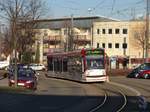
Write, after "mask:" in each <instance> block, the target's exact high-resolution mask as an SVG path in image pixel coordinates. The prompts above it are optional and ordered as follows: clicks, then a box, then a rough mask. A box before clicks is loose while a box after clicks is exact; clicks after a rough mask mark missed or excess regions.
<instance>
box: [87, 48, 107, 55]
mask: <svg viewBox="0 0 150 112" xmlns="http://www.w3.org/2000/svg"><path fill="white" fill-rule="evenodd" d="M86 55H104V51H103V50H100V49H95V50H87V51H86Z"/></svg>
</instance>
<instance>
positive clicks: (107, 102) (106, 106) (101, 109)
mask: <svg viewBox="0 0 150 112" xmlns="http://www.w3.org/2000/svg"><path fill="white" fill-rule="evenodd" d="M93 86H95V87H97V88H101V89H103V91H104V92H105V99H104V101H103V102H102V103H100V104H99V105H97V106H96V107H95V108H93V109H92V110H90V111H89V112H106V111H108V112H121V111H122V110H123V109H124V108H125V106H126V104H127V97H126V95H125V94H124V93H123V92H122V91H121V90H120V89H118V88H116V87H114V86H113V87H112V85H107V86H106V85H105V84H101V87H100V86H99V85H98V84H94V85H93ZM110 86H111V87H110ZM106 88H108V89H106ZM110 88H111V90H110ZM112 95H114V96H116V97H113V96H112ZM114 100H115V105H114ZM118 102H119V103H118ZM112 103H113V105H112ZM118 104H119V105H118Z"/></svg>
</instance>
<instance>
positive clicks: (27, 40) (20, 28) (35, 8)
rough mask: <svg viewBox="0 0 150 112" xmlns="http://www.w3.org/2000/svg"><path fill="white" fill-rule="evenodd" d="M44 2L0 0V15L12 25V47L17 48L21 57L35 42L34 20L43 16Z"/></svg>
mask: <svg viewBox="0 0 150 112" xmlns="http://www.w3.org/2000/svg"><path fill="white" fill-rule="evenodd" d="M43 4H44V3H43V1H41V0H0V9H1V13H0V16H1V17H3V18H5V19H7V20H8V22H9V25H10V36H11V41H12V42H13V43H12V45H11V48H13V49H14V48H16V49H17V51H18V52H19V54H20V57H21V55H22V53H23V52H25V51H26V50H29V49H28V48H30V47H31V46H32V45H33V43H34V38H33V37H34V35H35V32H34V29H35V28H36V26H37V25H36V23H35V22H34V20H36V19H39V18H40V17H41V16H42V14H43V12H44V6H43ZM29 46H30V47H29Z"/></svg>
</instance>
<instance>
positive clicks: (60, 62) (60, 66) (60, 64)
mask: <svg viewBox="0 0 150 112" xmlns="http://www.w3.org/2000/svg"><path fill="white" fill-rule="evenodd" d="M57 65H58V71H59V72H62V60H61V59H58V61H57Z"/></svg>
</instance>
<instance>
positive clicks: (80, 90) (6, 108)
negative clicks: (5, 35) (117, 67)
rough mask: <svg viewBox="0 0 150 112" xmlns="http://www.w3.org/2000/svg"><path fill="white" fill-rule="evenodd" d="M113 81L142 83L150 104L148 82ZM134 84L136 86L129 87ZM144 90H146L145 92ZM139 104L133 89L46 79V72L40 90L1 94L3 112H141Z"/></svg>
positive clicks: (116, 78) (2, 82)
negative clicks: (28, 92) (30, 92)
mask: <svg viewBox="0 0 150 112" xmlns="http://www.w3.org/2000/svg"><path fill="white" fill-rule="evenodd" d="M111 81H113V82H118V83H121V84H125V85H127V84H128V85H129V86H131V87H133V88H135V89H138V87H137V86H138V84H139V83H141V85H140V89H138V90H139V91H141V92H142V94H143V95H144V96H145V97H146V99H147V101H148V103H149V94H148V92H149V88H147V87H148V86H149V80H146V81H145V80H136V79H127V78H125V77H112V78H111ZM133 81H135V82H136V84H137V86H134V85H130V84H132V82H133ZM7 84H8V82H7V79H3V80H0V85H1V86H7ZM145 85H147V86H146V87H145ZM141 86H142V87H141ZM141 88H145V89H144V91H145V92H143V89H141ZM147 90H148V91H147ZM146 91H147V92H146ZM106 96H107V97H106ZM138 104H139V102H138V96H137V93H136V92H134V91H132V90H131V89H130V88H125V87H122V86H120V85H115V84H112V83H89V84H85V83H77V82H72V81H67V80H60V79H53V78H46V77H45V75H44V74H43V73H40V76H39V82H38V88H37V90H36V91H34V92H33V93H32V94H10V93H9V94H8V93H1V92H0V112H27V111H28V112H33V111H35V112H116V111H118V112H119V111H120V112H122V111H123V112H138V111H139V107H138ZM147 111H148V110H147Z"/></svg>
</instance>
